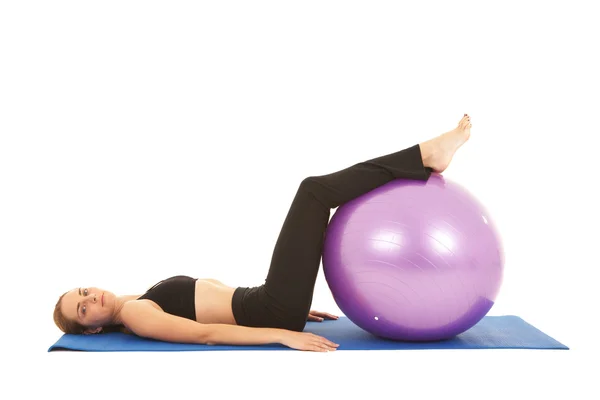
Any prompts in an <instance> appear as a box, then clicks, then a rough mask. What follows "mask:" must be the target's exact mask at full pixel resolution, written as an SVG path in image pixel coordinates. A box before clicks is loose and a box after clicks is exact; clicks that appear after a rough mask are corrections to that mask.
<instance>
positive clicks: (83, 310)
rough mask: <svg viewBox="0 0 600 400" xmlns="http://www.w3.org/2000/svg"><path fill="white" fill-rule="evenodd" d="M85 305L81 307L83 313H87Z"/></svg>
mask: <svg viewBox="0 0 600 400" xmlns="http://www.w3.org/2000/svg"><path fill="white" fill-rule="evenodd" d="M85 308H86V307H85V306H83V307H81V312H82V313H83V315H85Z"/></svg>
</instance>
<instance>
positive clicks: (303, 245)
mask: <svg viewBox="0 0 600 400" xmlns="http://www.w3.org/2000/svg"><path fill="white" fill-rule="evenodd" d="M471 126H472V125H471V121H470V117H469V116H468V115H467V114H465V115H464V117H463V118H462V119H461V120H460V121H459V123H458V126H457V127H456V128H455V129H453V130H451V131H448V132H446V133H443V134H441V135H439V136H436V137H434V138H432V139H430V140H427V141H425V142H423V143H420V144H417V145H414V146H412V147H409V148H406V149H404V150H401V151H398V152H395V153H392V154H388V155H385V156H381V157H378V158H374V159H372V160H368V161H364V162H360V163H358V164H355V165H353V166H350V167H348V168H346V169H343V170H340V171H338V172H334V173H332V174H328V175H323V176H312V177H308V178H306V179H304V180H303V181H302V182H301V183H300V185H299V188H298V191H297V193H296V196H295V198H294V200H293V202H292V204H291V207H290V210H289V212H288V215H287V217H286V219H285V221H284V223H283V227H282V229H281V233H280V235H279V237H278V239H277V242H276V244H275V249H274V252H273V257H272V260H271V265H270V269H269V272H268V274H267V278H266V280H265V283H264V284H262V285H260V286H256V287H237V288H234V287H229V286H227V285H225V284H223V283H221V282H219V281H218V280H214V279H198V278H192V277H188V276H173V277H170V278H168V279H165V280H163V281H160V282H158V283H157V284H156V285H154V286H153V287H152V288H150V289H148V291H147V292H146V293H144V294H143V295H139V294H137V295H120V296H117V295H115V294H114V293H112V292H109V291H107V290H103V289H100V288H95V287H88V288H76V289H73V290H70V291H68V292H66V293H64V294H63V295H62V296H60V298H59V300H58V302H57V304H56V307H55V310H54V321H55V323H56V325H57V326H58V327H59V328H60V329H61V330H62V331H63V332H65V333H77V334H90V333H100V332H103V331H104V332H106V331H110V330H114V329H121V328H123V329H125V330H126V331H128V332H130V333H133V334H136V335H139V336H142V337H147V338H152V339H157V340H163V341H170V342H180V343H203V344H229V345H256V344H267V343H281V344H283V345H285V346H288V347H290V348H293V349H298V350H310V351H330V350H335V349H336V348H337V346H338V344H336V343H333V342H331V341H329V340H328V339H326V338H324V337H321V336H318V335H314V334H312V333H308V332H303V329H304V327H305V324H306V321H307V320H308V321H322V320H323V319H336V318H337V317H336V316H334V315H331V314H328V313H322V312H318V311H313V310H310V307H311V303H312V297H313V291H314V285H315V281H316V278H317V273H318V271H319V266H320V262H321V250H322V244H323V240H324V235H325V230H326V228H327V224H328V223H329V217H330V210H331V209H332V208H336V207H338V206H340V205H342V204H344V203H346V202H348V201H350V200H352V199H354V198H356V197H358V196H360V195H362V194H365V193H367V192H369V191H371V190H373V189H375V188H377V187H379V186H381V185H384V184H385V183H387V182H390V181H392V180H394V179H419V180H427V179H428V178H429V176H430V174H431V172H432V171H435V172H442V171H444V170H445V169H446V168H447V167H448V165H449V163H450V161H451V160H452V157H453V156H454V153H455V152H456V151H457V150H458V149H459V148H460V147H461V146H462V145H463V144H464V143H465V142H466V141H467V140H468V139H469V136H470V128H471Z"/></svg>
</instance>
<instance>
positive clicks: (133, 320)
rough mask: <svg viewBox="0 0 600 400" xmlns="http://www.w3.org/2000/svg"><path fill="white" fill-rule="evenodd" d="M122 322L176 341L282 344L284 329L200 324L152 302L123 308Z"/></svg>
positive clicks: (140, 333)
mask: <svg viewBox="0 0 600 400" xmlns="http://www.w3.org/2000/svg"><path fill="white" fill-rule="evenodd" d="M121 319H122V322H123V325H125V327H127V328H128V329H129V330H131V331H132V332H133V333H134V334H136V335H138V336H142V337H147V338H151V339H156V340H162V341H166V342H176V343H196V344H231V345H252V344H269V343H281V341H282V336H284V332H285V330H283V329H274V328H249V327H245V326H238V325H227V324H201V323H199V322H196V321H192V320H190V319H187V318H182V317H178V316H176V315H172V314H168V313H165V312H163V311H161V310H159V309H156V308H155V307H152V306H151V305H150V304H147V303H144V302H138V301H131V302H128V303H127V304H125V305H124V306H123V309H122V310H121Z"/></svg>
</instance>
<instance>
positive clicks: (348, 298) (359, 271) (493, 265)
mask: <svg viewBox="0 0 600 400" xmlns="http://www.w3.org/2000/svg"><path fill="white" fill-rule="evenodd" d="M322 254H323V273H324V275H325V279H326V281H327V284H328V286H329V289H330V290H331V293H332V295H333V298H334V299H335V301H336V304H337V305H338V306H339V308H340V310H341V311H342V312H343V313H344V315H346V316H347V317H348V318H349V319H350V320H351V321H352V322H354V323H355V324H356V325H358V326H359V327H360V328H362V329H364V330H365V331H367V332H370V333H371V334H373V335H376V336H379V337H382V338H387V339H393V340H402V341H436V340H443V339H449V338H452V337H454V336H456V335H458V334H460V333H462V332H465V331H466V330H468V329H470V328H471V327H473V326H474V325H475V324H477V323H478V322H479V321H480V320H481V319H482V318H483V317H484V316H485V315H486V314H487V312H488V311H489V310H490V309H491V308H492V306H493V304H494V301H495V299H496V296H497V294H498V292H499V290H500V286H501V283H502V277H503V270H504V251H503V248H502V242H501V238H500V236H499V234H498V231H497V228H496V227H495V226H494V223H493V221H492V218H491V217H490V215H489V214H488V212H487V210H486V209H485V208H484V206H483V205H482V204H481V203H480V202H479V201H478V200H477V199H476V198H475V197H474V196H473V194H472V193H471V192H469V191H468V190H467V189H465V188H464V187H463V186H461V185H459V184H458V183H456V182H452V181H451V180H449V179H447V178H445V177H443V176H442V175H441V174H437V173H433V174H432V175H431V176H430V178H429V179H428V180H427V181H419V180H410V179H396V180H394V181H391V182H389V183H387V184H385V185H383V186H380V187H378V188H376V189H374V190H372V191H370V192H368V193H366V194H364V195H362V196H360V197H358V198H356V199H353V200H351V201H349V202H347V203H345V204H343V205H341V206H340V207H338V209H337V210H336V211H335V213H334V214H333V216H332V217H331V220H330V221H329V226H328V227H327V230H326V232H325V239H324V243H323V253H322Z"/></svg>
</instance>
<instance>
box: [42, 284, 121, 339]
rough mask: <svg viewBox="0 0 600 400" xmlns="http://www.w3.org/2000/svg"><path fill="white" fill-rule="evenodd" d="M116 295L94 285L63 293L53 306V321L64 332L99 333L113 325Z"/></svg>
mask: <svg viewBox="0 0 600 400" xmlns="http://www.w3.org/2000/svg"><path fill="white" fill-rule="evenodd" d="M115 300H116V296H115V295H114V294H113V293H111V292H109V291H107V290H103V289H99V288H95V287H87V288H77V289H73V290H70V291H68V292H66V293H64V294H63V295H62V296H60V298H59V299H58V302H57V303H56V306H55V307H54V323H55V324H56V326H58V328H59V329H60V330H61V331H63V332H65V333H75V334H80V333H85V334H87V333H99V332H101V331H102V329H103V327H105V326H110V325H113V320H114V314H115V312H114V311H115V306H116V302H115Z"/></svg>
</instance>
